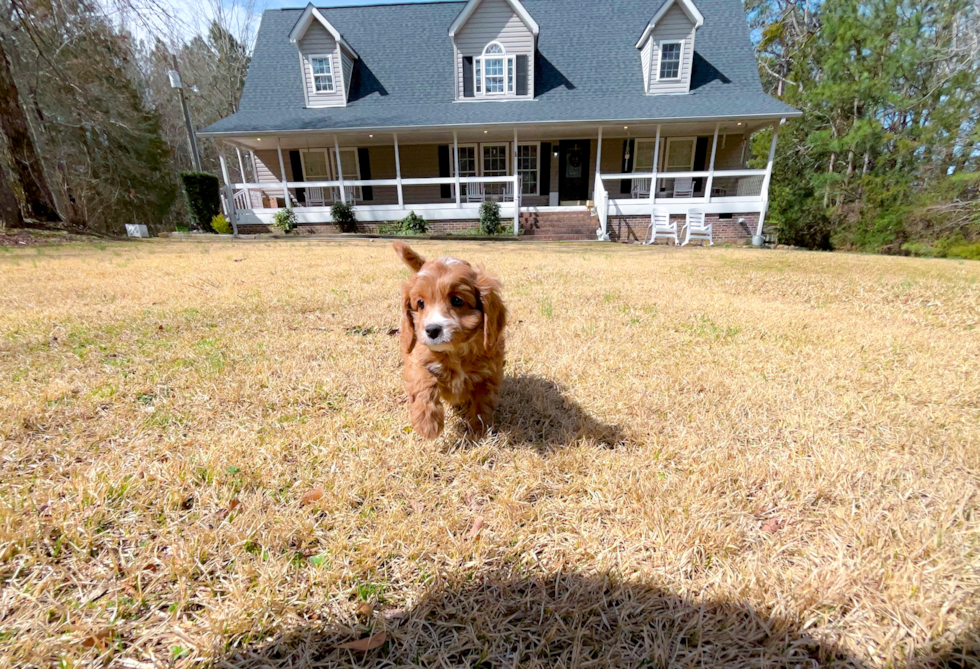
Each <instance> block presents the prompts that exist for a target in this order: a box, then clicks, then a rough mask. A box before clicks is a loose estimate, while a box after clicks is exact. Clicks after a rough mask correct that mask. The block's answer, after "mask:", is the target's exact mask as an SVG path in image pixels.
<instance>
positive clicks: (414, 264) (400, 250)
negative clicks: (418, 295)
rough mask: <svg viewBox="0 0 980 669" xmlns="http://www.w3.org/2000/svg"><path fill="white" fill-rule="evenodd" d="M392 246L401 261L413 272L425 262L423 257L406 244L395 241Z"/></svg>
mask: <svg viewBox="0 0 980 669" xmlns="http://www.w3.org/2000/svg"><path fill="white" fill-rule="evenodd" d="M392 246H394V247H395V253H397V254H398V255H399V257H400V258H401V259H402V262H403V263H405V264H406V265H408V266H409V267H410V268H411V269H412V271H413V272H418V271H419V270H420V269H422V265H424V264H425V258H423V257H422V256H420V255H419V254H418V253H416V252H415V251H413V250H412V249H411V248H410V247H409V245H408V244H405V243H403V242H395V243H394V244H392Z"/></svg>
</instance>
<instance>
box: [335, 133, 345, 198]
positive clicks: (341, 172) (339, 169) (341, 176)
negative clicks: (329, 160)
mask: <svg viewBox="0 0 980 669" xmlns="http://www.w3.org/2000/svg"><path fill="white" fill-rule="evenodd" d="M333 154H334V157H336V159H337V181H339V182H340V201H341V202H343V203H344V204H347V191H346V189H345V188H344V168H343V167H341V165H340V142H339V141H337V135H334V136H333Z"/></svg>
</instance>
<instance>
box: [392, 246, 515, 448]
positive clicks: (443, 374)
mask: <svg viewBox="0 0 980 669" xmlns="http://www.w3.org/2000/svg"><path fill="white" fill-rule="evenodd" d="M394 247H395V252H396V253H397V254H398V255H399V256H400V257H401V259H402V261H404V263H405V264H406V265H408V266H409V267H410V268H411V270H412V271H413V272H414V274H413V276H412V278H411V279H409V280H408V281H406V282H405V285H404V286H403V287H402V305H401V306H402V320H401V349H402V360H403V361H404V365H405V390H406V392H407V393H408V411H409V415H410V416H411V419H412V427H413V428H414V429H415V431H416V432H417V433H418V434H420V435H421V436H423V437H425V438H426V439H434V438H435V437H438V436H439V434H440V433H441V432H442V428H443V426H444V424H445V416H446V414H445V410H444V409H443V406H442V402H443V401H446V402H448V403H449V404H450V405H451V406H457V407H459V408H460V409H461V410H462V411H463V412H464V413H465V416H466V422H467V425H468V426H469V429H470V430H471V431H472V432H474V433H476V434H482V433H483V432H485V431H486V429H487V427H488V426H489V425H490V419H491V417H492V414H493V410H494V408H495V407H496V405H497V394H498V390H499V388H500V382H501V380H502V378H503V373H504V326H505V325H506V323H507V309H506V308H505V307H504V303H503V301H502V300H501V299H500V282H499V281H497V279H496V278H495V277H493V276H491V275H490V274H487V272H486V271H484V269H483V268H482V267H477V268H475V269H474V268H473V266H471V265H470V264H469V263H468V262H465V261H463V260H457V259H456V258H448V257H446V258H438V259H436V260H430V261H428V262H426V261H425V260H424V259H423V258H422V257H421V256H419V254H417V253H416V252H415V251H413V250H412V249H410V248H409V247H408V246H407V245H405V244H403V243H401V242H395V244H394Z"/></svg>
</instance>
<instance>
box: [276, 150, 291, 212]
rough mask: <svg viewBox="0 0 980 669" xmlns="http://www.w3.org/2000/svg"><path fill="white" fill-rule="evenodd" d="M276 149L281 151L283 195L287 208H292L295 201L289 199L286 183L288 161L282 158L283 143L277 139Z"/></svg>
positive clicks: (280, 171)
mask: <svg viewBox="0 0 980 669" xmlns="http://www.w3.org/2000/svg"><path fill="white" fill-rule="evenodd" d="M276 151H277V152H279V174H281V175H282V197H283V201H284V202H285V203H286V209H292V208H293V203H292V202H290V201H289V186H287V185H286V183H287V181H288V180H287V179H286V163H284V162H283V160H282V144H281V143H280V141H279V140H278V139H277V140H276Z"/></svg>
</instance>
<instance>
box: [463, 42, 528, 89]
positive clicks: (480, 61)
mask: <svg viewBox="0 0 980 669" xmlns="http://www.w3.org/2000/svg"><path fill="white" fill-rule="evenodd" d="M494 45H496V46H498V47H500V53H492V54H488V53H487V49H489V48H490V47H492V46H494ZM487 60H500V61H501V64H502V66H503V69H502V71H501V74H500V75H496V74H495V75H493V77H494V78H497V77H500V79H501V83H502V84H503V90H501V91H493V92H491V91H489V90H487V64H486V61H487ZM473 87H474V91H473V92H474V94H476V95H479V96H484V97H498V96H507V95H514V91H515V90H516V89H517V59H516V56H513V55H508V54H507V50H506V49H505V48H504V45H503V44H501V43H500V42H498V41H496V40H494V41H493V42H490V43H489V44H487V45H486V46H485V47H484V48H483V53H482V54H481V55H480V56H478V57H476V58H474V59H473Z"/></svg>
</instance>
